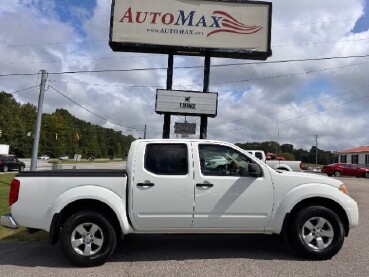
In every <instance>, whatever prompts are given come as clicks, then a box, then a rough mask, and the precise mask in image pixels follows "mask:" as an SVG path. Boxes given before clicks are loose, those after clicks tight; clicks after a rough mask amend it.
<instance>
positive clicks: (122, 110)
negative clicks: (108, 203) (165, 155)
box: [0, 0, 369, 150]
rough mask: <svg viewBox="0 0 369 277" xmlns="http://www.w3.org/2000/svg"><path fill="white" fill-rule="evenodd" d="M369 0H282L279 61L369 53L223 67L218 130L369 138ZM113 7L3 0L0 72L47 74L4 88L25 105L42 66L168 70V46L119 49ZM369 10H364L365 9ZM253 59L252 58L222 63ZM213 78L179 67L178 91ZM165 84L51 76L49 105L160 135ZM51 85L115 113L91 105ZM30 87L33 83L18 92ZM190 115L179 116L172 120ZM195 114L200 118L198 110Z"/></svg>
mask: <svg viewBox="0 0 369 277" xmlns="http://www.w3.org/2000/svg"><path fill="white" fill-rule="evenodd" d="M136 1H140V0H136ZM153 1H155V0H153ZM368 2H369V0H366V1H362V0H340V1H336V0H324V1H321V0H310V1H306V0H274V1H272V3H273V28H272V45H273V46H272V51H273V56H272V57H270V58H269V59H268V60H267V62H268V61H283V60H289V59H298V60H304V59H311V58H320V57H345V56H351V55H355V56H364V57H362V58H349V59H332V60H326V61H312V62H290V63H275V64H267V63H265V64H263V65H247V66H246V65H243V66H227V67H214V68H212V69H211V75H210V88H209V90H210V91H212V92H218V94H219V99H220V100H219V106H218V116H217V117H216V118H211V119H209V129H208V137H209V138H211V139H220V140H226V141H230V142H246V141H268V140H278V141H279V142H280V143H282V144H283V143H291V144H293V145H294V146H295V147H302V148H306V149H310V148H311V146H312V145H314V144H315V142H314V140H313V138H314V136H315V135H318V136H319V145H320V146H321V147H322V148H323V149H326V150H340V149H345V148H353V147H357V146H360V145H369V137H368V135H367V133H368V131H367V130H368V129H369V121H368V118H369V111H368V108H367V107H368V106H369V95H368V92H367V88H368V87H369V81H367V80H368V76H367V75H368V74H367V72H369V57H368V58H367V57H365V55H369V43H368V40H369V31H368V29H369V4H368ZM363 3H365V6H363ZM110 9H111V1H110V0H64V1H61V0H54V1H53V0H4V1H2V5H1V6H0V20H2V22H3V23H4V24H1V25H0V47H1V51H0V75H1V74H2V75H9V74H13V73H17V74H19V73H20V74H22V73H31V74H36V75H29V76H28V75H27V76H8V77H1V78H0V91H2V90H4V91H7V92H11V93H12V92H13V93H14V96H15V97H16V99H17V100H18V101H20V102H22V103H26V102H31V103H33V104H36V103H37V100H38V90H37V88H33V89H29V90H24V89H25V88H30V87H34V86H35V84H36V83H38V82H39V77H38V76H37V72H39V70H40V69H45V70H47V71H48V72H50V73H52V72H65V71H81V70H84V71H86V70H87V71H89V70H96V71H99V70H110V69H124V70H125V69H135V68H165V67H166V66H167V56H166V55H160V54H159V55H153V54H143V53H119V52H113V51H112V50H111V49H110V47H109V45H108V37H109V21H110ZM363 9H364V11H365V12H364V15H362V16H360V14H361V13H362V10H363ZM306 11H309V12H308V13H307V12H306ZM20 14H21V15H22V16H21V20H19V18H20V16H19V15H20ZM179 43H180V42H179ZM245 62H252V61H247V60H234V59H215V58H214V59H213V58H212V61H211V63H212V64H222V63H245ZM198 65H203V58H199V57H175V60H174V66H175V67H178V66H198ZM273 76H274V77H273ZM275 76H277V77H275ZM202 82H203V70H202V68H199V69H182V70H180V69H176V70H175V72H174V79H173V83H174V87H173V88H174V89H184V90H201V88H202V85H201V84H202ZM165 84H166V71H165V70H147V71H132V72H115V73H84V74H58V75H53V74H50V75H49V77H48V85H50V89H49V90H48V92H47V94H46V97H45V106H44V111H45V112H53V111H55V109H57V108H64V109H67V110H69V111H70V112H71V113H72V114H73V115H75V116H76V117H78V118H81V119H83V120H86V121H90V122H92V123H96V124H100V125H102V126H104V127H109V128H113V129H116V130H121V131H122V132H123V133H125V134H126V133H128V134H132V135H133V136H135V137H140V136H142V130H143V126H145V125H147V128H148V132H147V134H148V137H149V138H160V137H161V132H162V124H163V118H162V116H160V115H157V114H156V113H155V111H154V106H155V94H156V88H157V86H159V87H160V88H165ZM51 86H52V87H54V88H56V89H58V90H59V91H61V92H63V93H64V94H65V95H67V96H68V97H70V98H71V99H74V100H75V101H77V102H78V103H80V104H82V105H83V106H85V107H86V108H88V109H89V110H91V111H93V112H94V113H96V114H99V115H101V116H102V117H103V118H106V119H109V120H102V119H101V118H97V117H96V116H95V115H93V114H91V113H89V112H87V111H86V110H83V109H81V108H80V107H79V106H77V105H75V104H74V103H72V102H71V101H69V100H68V99H66V98H63V97H62V96H61V95H59V94H57V93H56V92H55V91H54V90H53V89H52V88H51ZM19 90H22V91H23V90H24V92H19V93H18V92H17V91H19ZM309 103H311V104H309ZM327 108H328V109H327ZM324 109H327V110H326V111H323V110H324ZM347 115H349V116H347ZM343 117H344V118H345V120H344V121H343V120H342V118H343ZM183 120H184V118H183V117H181V116H173V117H172V125H174V123H175V122H183ZM188 121H189V122H195V123H197V128H199V119H198V118H189V119H188ZM111 122H117V123H119V124H120V126H118V125H115V124H113V123H111ZM122 126H127V127H130V128H125V127H122ZM278 134H279V136H278ZM172 136H173V134H172ZM197 136H198V134H197V135H196V137H197Z"/></svg>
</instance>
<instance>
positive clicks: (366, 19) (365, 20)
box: [353, 0, 369, 33]
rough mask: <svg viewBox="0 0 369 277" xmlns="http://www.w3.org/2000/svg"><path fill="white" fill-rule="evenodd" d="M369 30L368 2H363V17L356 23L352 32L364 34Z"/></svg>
mask: <svg viewBox="0 0 369 277" xmlns="http://www.w3.org/2000/svg"><path fill="white" fill-rule="evenodd" d="M368 29H369V0H365V11H364V15H363V16H362V17H361V18H360V19H359V20H358V21H357V22H356V24H355V28H354V30H353V31H354V32H355V33H360V32H365V31H367V30H368Z"/></svg>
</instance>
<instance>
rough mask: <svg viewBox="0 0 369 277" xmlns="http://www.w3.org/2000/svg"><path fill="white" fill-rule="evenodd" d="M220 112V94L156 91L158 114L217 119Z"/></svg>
mask: <svg viewBox="0 0 369 277" xmlns="http://www.w3.org/2000/svg"><path fill="white" fill-rule="evenodd" d="M217 110H218V93H216V92H206V93H203V92H197V91H196V92H194V91H183V90H164V89H158V90H157V91H156V105H155V111H156V113H158V114H163V113H170V114H178V115H194V116H196V115H207V116H210V117H215V116H216V115H217Z"/></svg>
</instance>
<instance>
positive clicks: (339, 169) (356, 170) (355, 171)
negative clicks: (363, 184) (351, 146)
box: [322, 163, 369, 178]
mask: <svg viewBox="0 0 369 277" xmlns="http://www.w3.org/2000/svg"><path fill="white" fill-rule="evenodd" d="M322 172H323V173H327V175H328V176H332V175H334V176H335V177H339V176H341V175H349V176H355V177H365V178H369V168H364V167H360V166H358V165H357V164H349V163H335V164H329V165H325V166H323V168H322Z"/></svg>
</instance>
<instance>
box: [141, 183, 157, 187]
mask: <svg viewBox="0 0 369 277" xmlns="http://www.w3.org/2000/svg"><path fill="white" fill-rule="evenodd" d="M137 186H138V187H153V186H155V184H154V183H138V184H137Z"/></svg>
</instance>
